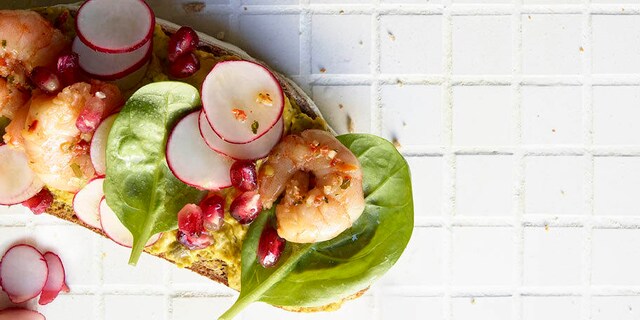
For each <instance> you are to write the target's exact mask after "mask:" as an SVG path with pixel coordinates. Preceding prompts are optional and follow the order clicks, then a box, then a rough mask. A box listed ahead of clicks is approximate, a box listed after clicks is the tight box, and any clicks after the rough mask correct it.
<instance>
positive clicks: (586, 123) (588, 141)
mask: <svg viewBox="0 0 640 320" xmlns="http://www.w3.org/2000/svg"><path fill="white" fill-rule="evenodd" d="M583 6H584V11H583V13H582V14H583V19H582V45H583V48H582V51H581V52H582V71H583V74H582V76H583V78H584V80H583V85H582V105H583V112H584V114H583V115H582V121H583V134H584V144H585V145H588V146H591V145H593V85H592V78H591V73H592V65H591V63H592V50H593V38H592V16H591V0H584V4H583ZM583 157H584V161H585V162H586V168H585V177H584V184H585V185H584V193H585V194H584V196H585V208H586V210H587V212H586V216H585V217H586V219H585V224H584V227H583V231H584V237H585V238H584V244H583V245H584V246H583V254H582V279H581V280H582V286H583V290H584V292H583V295H582V303H581V312H580V313H581V319H583V320H589V319H591V308H590V307H591V300H592V287H591V261H592V247H593V241H592V239H593V225H594V220H593V218H594V203H593V197H594V182H593V177H594V154H593V153H590V152H586V153H585V154H584V156H583Z"/></svg>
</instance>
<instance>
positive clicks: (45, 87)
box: [31, 67, 62, 93]
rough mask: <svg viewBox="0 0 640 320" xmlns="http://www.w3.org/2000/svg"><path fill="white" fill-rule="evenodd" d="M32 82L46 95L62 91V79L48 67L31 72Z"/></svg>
mask: <svg viewBox="0 0 640 320" xmlns="http://www.w3.org/2000/svg"><path fill="white" fill-rule="evenodd" d="M31 81H32V82H33V84H35V85H36V86H37V87H38V88H39V89H40V90H42V91H44V92H46V93H56V92H58V91H60V90H61V89H62V85H61V84H60V79H58V76H56V74H55V73H53V72H51V70H49V69H48V68H46V67H35V68H33V70H32V71H31Z"/></svg>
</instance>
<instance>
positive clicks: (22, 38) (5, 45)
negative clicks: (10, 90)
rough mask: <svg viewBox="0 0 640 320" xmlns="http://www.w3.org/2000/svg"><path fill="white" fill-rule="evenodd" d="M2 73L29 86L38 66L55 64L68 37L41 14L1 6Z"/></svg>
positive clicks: (0, 54)
mask: <svg viewBox="0 0 640 320" xmlns="http://www.w3.org/2000/svg"><path fill="white" fill-rule="evenodd" d="M0 41H1V42H2V43H1V45H0V76H2V77H5V78H8V79H11V82H12V83H14V84H16V85H18V86H21V87H26V84H27V77H28V75H29V73H30V72H31V70H33V68H35V67H37V66H50V67H52V66H54V65H55V63H56V62H57V59H58V56H59V55H60V53H61V52H62V50H63V49H64V48H65V47H66V46H67V45H68V43H69V42H68V40H67V39H66V38H65V37H64V35H63V34H62V32H60V30H58V29H56V28H54V27H53V26H52V25H51V23H50V22H49V21H47V20H46V19H45V18H43V17H42V16H41V15H40V14H38V13H36V12H33V11H29V10H0Z"/></svg>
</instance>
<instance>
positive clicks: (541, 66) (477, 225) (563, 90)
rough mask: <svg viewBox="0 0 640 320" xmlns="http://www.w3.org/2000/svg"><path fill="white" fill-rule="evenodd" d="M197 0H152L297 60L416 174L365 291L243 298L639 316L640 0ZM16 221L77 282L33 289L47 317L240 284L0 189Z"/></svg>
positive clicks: (604, 319)
mask: <svg viewBox="0 0 640 320" xmlns="http://www.w3.org/2000/svg"><path fill="white" fill-rule="evenodd" d="M10 2H12V1H10ZM13 2H15V1H13ZM31 2H32V3H33V4H34V5H39V4H42V3H43V2H44V1H40V0H33V1H31ZM188 2H193V1H188V0H158V1H151V2H150V3H151V5H152V6H154V7H155V9H156V13H157V15H158V16H159V17H163V18H167V19H169V20H172V21H174V22H177V23H180V24H187V25H190V26H192V27H194V28H196V29H198V30H201V31H204V32H206V33H208V34H211V35H214V36H217V37H221V38H224V39H225V40H228V41H230V42H232V43H234V44H237V45H240V46H242V47H243V48H245V49H247V50H248V51H249V52H251V53H252V54H254V55H256V56H257V57H259V58H261V59H264V60H265V61H266V62H267V63H269V64H270V65H272V66H274V67H275V68H276V69H277V70H279V71H282V72H284V73H285V74H287V75H289V76H292V77H293V78H294V79H295V81H296V82H298V83H299V84H300V85H301V87H302V88H304V89H305V90H306V91H307V92H308V93H310V94H311V95H312V96H313V98H314V100H315V101H316V102H317V103H318V105H319V107H320V109H321V110H322V113H323V114H324V115H325V117H326V118H327V119H328V121H329V123H330V124H331V125H332V126H333V127H334V128H335V129H336V131H338V132H339V133H346V132H348V130H349V126H350V125H349V121H348V119H349V117H350V118H351V119H352V121H353V123H352V125H351V126H352V127H353V129H354V130H355V131H358V132H373V133H375V134H379V135H382V136H384V137H386V138H389V139H397V140H398V141H397V142H398V143H399V145H401V147H400V150H401V151H402V152H403V154H404V155H405V156H406V157H407V159H408V162H409V164H410V166H411V171H412V174H413V181H412V182H413V187H414V200H415V209H416V211H415V216H416V225H417V227H416V229H415V231H414V235H413V238H412V240H411V242H410V245H409V247H408V248H407V251H406V253H405V255H403V257H402V258H401V259H400V261H399V262H398V264H397V265H396V266H395V267H394V268H393V269H392V270H391V271H390V272H389V273H388V274H387V275H385V276H384V277H383V279H381V280H380V281H379V282H377V283H376V284H375V285H374V286H373V287H372V289H371V290H370V291H369V293H368V294H367V295H366V296H365V297H364V298H361V299H359V300H356V301H354V302H349V303H347V304H346V305H345V307H344V308H343V309H342V310H340V311H338V312H336V313H321V314H311V315H302V314H292V313H288V312H284V311H282V310H280V309H277V308H273V307H270V306H268V305H265V304H256V305H253V306H251V307H250V308H249V309H247V310H246V311H245V312H244V314H243V315H242V316H241V317H240V318H242V319H395V318H397V319H444V320H452V319H473V320H499V319H513V320H530V319H562V320H565V319H569V320H572V319H580V320H587V319H595V320H611V319H615V320H618V319H620V320H626V319H638V318H639V315H640V276H639V275H638V274H639V273H638V270H639V269H640V247H639V244H640V233H639V230H640V227H639V226H640V220H639V219H640V218H639V217H640V205H638V203H637V198H638V196H637V190H640V173H639V172H640V160H638V159H640V151H639V148H638V146H639V145H640V126H639V125H637V120H638V119H639V117H640V111H638V110H640V108H639V107H638V106H639V103H640V90H639V86H640V80H639V79H640V78H639V77H638V75H639V74H640V28H639V27H640V15H638V12H640V11H639V10H640V7H639V5H640V2H638V1H637V0H591V1H588V0H205V1H204V2H206V3H207V6H206V8H205V9H204V10H203V11H202V12H199V13H195V14H187V13H186V12H185V10H184V8H183V6H182V5H183V3H188ZM2 6H4V3H3V5H0V7H2ZM17 241H26V242H31V243H34V244H36V245H38V246H39V247H40V248H42V249H47V248H54V249H55V248H60V249H58V250H57V251H58V252H59V253H60V254H61V256H62V258H63V260H64V261H65V265H66V266H67V268H68V270H69V271H68V273H69V284H70V286H71V288H72V290H73V291H72V294H68V295H62V296H61V297H60V298H59V300H57V301H56V302H54V303H52V304H50V305H49V306H46V307H41V308H40V310H41V311H42V312H43V313H45V314H46V315H47V317H48V319H53V320H57V319H97V320H110V319H118V320H120V319H122V320H133V319H153V320H156V319H158V320H186V319H198V318H213V317H215V316H216V315H219V314H220V312H221V311H222V310H224V309H225V308H226V307H228V306H229V305H230V304H231V303H232V302H233V301H234V300H235V293H234V292H233V291H232V290H230V289H228V288H226V287H224V286H221V285H216V284H213V283H211V282H210V281H207V280H206V279H203V278H201V277H199V276H196V275H193V274H191V273H190V272H189V271H185V270H177V269H175V268H173V267H171V266H170V265H169V264H167V263H164V262H162V261H156V260H155V259H147V258H144V260H143V264H144V265H145V268H144V270H142V271H140V269H138V270H136V269H132V268H130V267H128V265H127V264H126V260H127V253H126V249H123V248H120V247H117V246H116V245H114V244H112V243H110V242H109V241H106V240H100V239H98V237H96V236H95V235H93V234H91V233H90V232H86V231H81V230H80V228H77V227H73V226H69V225H68V224H66V223H60V222H58V221H56V220H55V219H51V218H46V217H42V216H38V217H36V216H33V215H31V214H30V213H26V212H25V210H24V209H23V208H22V207H20V206H14V207H11V208H8V209H5V208H3V209H0V251H4V250H6V248H7V247H8V246H9V245H10V244H12V243H14V242H17ZM185 293H186V295H185ZM7 305H9V302H8V300H7V297H6V295H5V294H4V293H0V307H3V306H7ZM29 306H31V307H37V306H36V305H35V303H30V304H29ZM70 306H71V307H70Z"/></svg>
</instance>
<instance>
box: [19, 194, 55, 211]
mask: <svg viewBox="0 0 640 320" xmlns="http://www.w3.org/2000/svg"><path fill="white" fill-rule="evenodd" d="M52 203H53V195H52V194H51V192H50V191H49V190H47V189H42V190H41V191H40V192H38V193H37V194H36V195H35V196H33V197H31V198H30V199H28V200H26V201H24V202H22V205H23V206H25V207H27V208H29V209H30V210H31V212H33V213H34V214H43V213H45V212H46V211H47V209H49V207H50V206H51V204H52Z"/></svg>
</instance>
